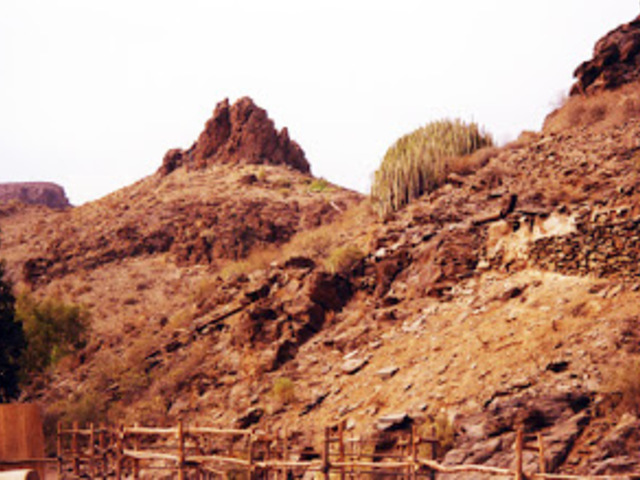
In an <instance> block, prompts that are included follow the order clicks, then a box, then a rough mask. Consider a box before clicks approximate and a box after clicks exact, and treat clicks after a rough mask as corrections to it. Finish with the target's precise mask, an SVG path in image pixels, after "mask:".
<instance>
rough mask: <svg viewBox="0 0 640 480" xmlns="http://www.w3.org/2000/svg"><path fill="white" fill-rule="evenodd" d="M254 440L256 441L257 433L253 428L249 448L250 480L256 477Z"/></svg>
mask: <svg viewBox="0 0 640 480" xmlns="http://www.w3.org/2000/svg"><path fill="white" fill-rule="evenodd" d="M254 441H255V433H254V431H253V430H251V432H250V433H249V448H248V457H249V480H253V479H254V477H255V474H254V470H253V449H254Z"/></svg>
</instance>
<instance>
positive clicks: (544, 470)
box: [538, 433, 547, 473]
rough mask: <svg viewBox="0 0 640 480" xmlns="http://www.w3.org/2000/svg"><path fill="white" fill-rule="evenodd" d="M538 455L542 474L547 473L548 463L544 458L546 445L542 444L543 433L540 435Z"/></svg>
mask: <svg viewBox="0 0 640 480" xmlns="http://www.w3.org/2000/svg"><path fill="white" fill-rule="evenodd" d="M538 455H539V457H540V458H539V461H540V473H547V462H546V461H545V457H544V443H543V442H542V434H541V433H538Z"/></svg>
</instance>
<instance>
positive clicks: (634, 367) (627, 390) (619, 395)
mask: <svg viewBox="0 0 640 480" xmlns="http://www.w3.org/2000/svg"><path fill="white" fill-rule="evenodd" d="M603 387H604V391H605V392H606V393H607V394H608V395H609V396H611V397H613V398H615V399H617V400H618V403H617V406H618V408H619V409H620V410H621V412H622V413H631V414H633V415H635V416H640V359H639V358H630V359H629V360H628V361H627V363H626V364H624V365H621V366H616V367H615V368H611V369H610V370H609V372H608V373H607V375H606V378H605V380H604V385H603Z"/></svg>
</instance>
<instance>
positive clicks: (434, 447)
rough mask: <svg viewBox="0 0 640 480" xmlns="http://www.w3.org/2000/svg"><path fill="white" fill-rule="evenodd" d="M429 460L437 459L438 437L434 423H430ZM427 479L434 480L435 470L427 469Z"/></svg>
mask: <svg viewBox="0 0 640 480" xmlns="http://www.w3.org/2000/svg"><path fill="white" fill-rule="evenodd" d="M431 460H433V461H434V462H435V461H437V460H438V437H437V435H436V427H435V425H431ZM429 480H436V471H435V470H434V469H429Z"/></svg>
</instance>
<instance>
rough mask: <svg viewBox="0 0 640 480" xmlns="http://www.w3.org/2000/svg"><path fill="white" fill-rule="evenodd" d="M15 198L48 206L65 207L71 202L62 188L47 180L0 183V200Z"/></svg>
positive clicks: (32, 203)
mask: <svg viewBox="0 0 640 480" xmlns="http://www.w3.org/2000/svg"><path fill="white" fill-rule="evenodd" d="M10 200H17V201H19V202H23V203H28V204H31V205H44V206H47V207H49V208H67V207H70V206H71V204H70V203H69V200H68V199H67V195H66V194H65V191H64V188H62V187H61V186H60V185H56V184H55V183H49V182H24V183H22V182H16V183H0V202H8V201H10Z"/></svg>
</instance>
